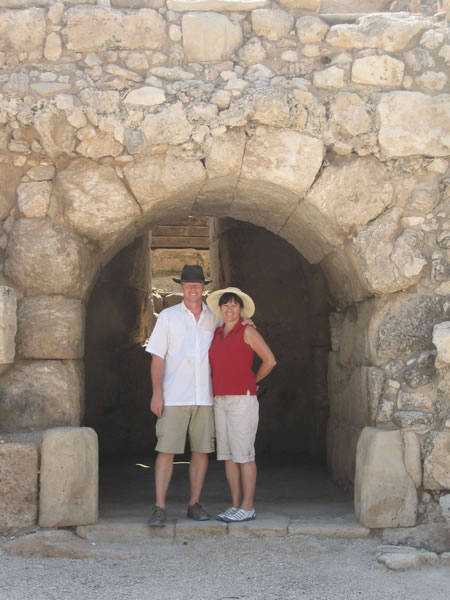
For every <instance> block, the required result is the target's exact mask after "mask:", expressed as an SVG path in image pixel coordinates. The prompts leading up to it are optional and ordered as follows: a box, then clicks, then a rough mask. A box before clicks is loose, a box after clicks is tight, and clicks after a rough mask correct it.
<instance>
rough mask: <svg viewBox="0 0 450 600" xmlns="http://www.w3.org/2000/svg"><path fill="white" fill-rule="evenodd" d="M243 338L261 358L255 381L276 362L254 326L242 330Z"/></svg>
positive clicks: (259, 379) (267, 372)
mask: <svg viewBox="0 0 450 600" xmlns="http://www.w3.org/2000/svg"><path fill="white" fill-rule="evenodd" d="M244 340H245V341H246V342H247V344H248V345H249V346H250V347H251V348H252V350H253V351H254V352H255V353H256V354H257V355H258V356H259V358H260V359H261V364H260V366H259V369H258V370H257V371H256V375H255V377H256V383H258V382H259V381H261V379H264V377H267V375H268V374H269V373H270V371H271V370H272V369H273V368H274V366H275V365H276V364H277V361H276V359H275V356H274V355H273V352H272V350H271V349H270V348H269V346H268V345H267V344H266V342H265V340H264V338H263V336H262V335H261V334H260V333H259V332H258V331H256V329H255V328H254V327H246V328H245V331H244Z"/></svg>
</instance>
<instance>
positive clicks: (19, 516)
mask: <svg viewBox="0 0 450 600" xmlns="http://www.w3.org/2000/svg"><path fill="white" fill-rule="evenodd" d="M37 489H38V449H37V444H33V443H27V442H22V441H14V437H13V436H11V435H5V436H0V535H12V534H15V533H19V532H22V531H27V530H30V529H32V528H33V527H34V526H35V524H36V518H37V503H38V502H37Z"/></svg>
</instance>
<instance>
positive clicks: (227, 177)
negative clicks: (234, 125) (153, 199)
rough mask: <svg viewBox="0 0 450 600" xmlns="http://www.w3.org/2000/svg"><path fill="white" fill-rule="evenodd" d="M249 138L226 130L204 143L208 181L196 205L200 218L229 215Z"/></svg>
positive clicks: (195, 209)
mask: <svg viewBox="0 0 450 600" xmlns="http://www.w3.org/2000/svg"><path fill="white" fill-rule="evenodd" d="M245 144H246V135H245V133H244V131H241V130H227V131H226V132H225V133H224V134H223V135H220V136H216V137H211V138H209V139H208V140H207V141H206V143H205V151H206V158H205V166H206V173H207V175H208V178H207V180H206V182H205V185H204V186H203V187H202V190H201V194H200V196H199V197H198V198H197V200H196V202H195V207H194V211H195V212H196V213H197V214H207V215H211V216H222V215H224V214H228V209H229V207H230V205H231V203H232V201H233V198H234V192H235V189H236V185H237V182H238V178H239V174H240V172H241V166H242V159H243V156H244V148H245Z"/></svg>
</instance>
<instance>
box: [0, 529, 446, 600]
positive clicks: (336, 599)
mask: <svg viewBox="0 0 450 600" xmlns="http://www.w3.org/2000/svg"><path fill="white" fill-rule="evenodd" d="M86 544H90V546H91V548H92V550H93V551H94V552H95V553H96V554H97V556H96V557H95V558H89V559H81V560H74V559H61V558H56V559H55V558H26V559H25V558H18V557H11V556H8V555H7V554H6V553H5V552H4V550H1V546H0V599H1V600H63V599H64V600H72V599H73V600H82V599H89V600H134V599H136V600H147V599H148V600H150V599H151V600H153V599H155V600H156V599H158V600H290V599H298V600H356V599H358V600H419V599H420V600H422V599H427V600H444V599H445V600H448V598H449V597H450V569H449V568H448V566H447V567H444V566H439V567H431V566H425V567H423V568H422V569H420V570H415V571H409V572H393V571H389V570H388V569H386V568H385V567H384V566H382V565H380V564H379V563H377V561H376V558H375V554H376V550H377V547H378V546H379V544H380V540H379V539H377V538H376V537H372V536H371V537H369V538H365V539H361V540H337V539H319V538H314V537H308V536H296V537H284V538H259V539H233V538H230V537H220V538H219V537H210V538H196V539H183V540H182V539H175V540H164V539H162V540H159V541H155V542H152V543H145V544H140V545H133V544H109V545H106V544H96V545H95V546H94V545H93V544H92V543H89V542H86Z"/></svg>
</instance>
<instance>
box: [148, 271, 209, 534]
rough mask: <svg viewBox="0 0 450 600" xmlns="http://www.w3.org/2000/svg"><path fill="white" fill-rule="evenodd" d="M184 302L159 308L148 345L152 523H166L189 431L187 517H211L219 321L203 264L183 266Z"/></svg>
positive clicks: (195, 518) (204, 518)
mask: <svg viewBox="0 0 450 600" xmlns="http://www.w3.org/2000/svg"><path fill="white" fill-rule="evenodd" d="M173 280H174V281H175V282H176V283H181V290H182V292H183V302H181V303H180V304H177V305H175V306H172V307H170V308H166V309H165V310H163V311H162V312H161V314H160V315H159V317H158V320H157V322H156V325H155V328H154V330H153V333H152V335H151V336H150V340H149V342H148V344H147V347H146V351H147V352H150V353H151V354H152V364H151V378H152V386H153V396H152V399H151V403H150V409H151V411H152V412H153V413H154V414H155V415H156V416H157V417H158V421H157V423H156V437H157V440H158V441H157V445H156V450H157V452H158V456H157V458H156V463H155V488H156V503H155V506H154V507H153V509H152V518H151V524H152V525H153V526H164V525H165V523H166V493H167V490H168V487H169V484H170V480H171V478H172V471H173V459H174V455H175V454H182V453H183V452H184V447H185V443H186V435H187V433H189V440H190V445H191V452H192V457H191V462H190V465H189V483H190V498H189V504H188V509H187V516H188V517H189V518H191V519H194V520H196V521H207V520H209V518H210V516H209V515H208V513H207V512H206V511H205V510H204V509H203V507H202V506H201V504H200V494H201V491H202V488H203V482H204V480H205V475H206V471H207V468H208V454H209V453H210V452H213V451H214V417H213V396H212V388H211V377H210V368H209V358H208V350H209V346H210V344H211V341H212V339H213V335H214V331H215V329H216V327H217V326H218V325H219V324H220V321H218V319H217V318H216V317H215V316H214V314H213V313H212V312H211V311H210V310H209V308H208V307H207V306H206V305H205V304H204V303H203V300H202V294H203V290H204V287H205V285H207V284H208V283H210V281H205V277H204V274H203V269H202V268H201V267H200V266H199V265H185V266H184V267H183V270H182V273H181V278H180V279H176V278H173Z"/></svg>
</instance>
